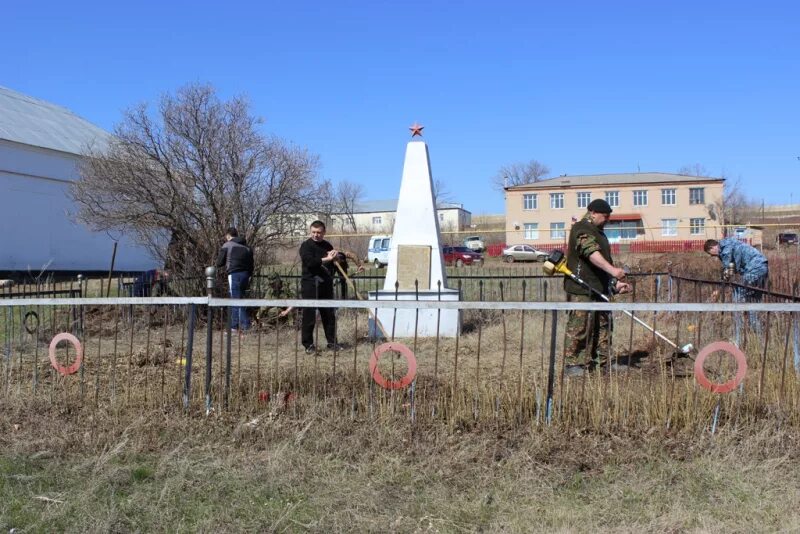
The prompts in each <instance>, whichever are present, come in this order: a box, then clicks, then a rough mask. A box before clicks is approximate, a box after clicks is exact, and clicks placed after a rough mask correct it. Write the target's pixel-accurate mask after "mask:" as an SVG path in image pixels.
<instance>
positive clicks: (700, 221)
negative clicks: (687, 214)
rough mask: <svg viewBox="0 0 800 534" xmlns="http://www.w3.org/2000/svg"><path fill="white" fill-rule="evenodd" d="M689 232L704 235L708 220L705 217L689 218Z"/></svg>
mask: <svg viewBox="0 0 800 534" xmlns="http://www.w3.org/2000/svg"><path fill="white" fill-rule="evenodd" d="M689 233H690V234H692V235H702V234H705V233H706V220H705V219H704V218H703V217H698V218H696V219H689Z"/></svg>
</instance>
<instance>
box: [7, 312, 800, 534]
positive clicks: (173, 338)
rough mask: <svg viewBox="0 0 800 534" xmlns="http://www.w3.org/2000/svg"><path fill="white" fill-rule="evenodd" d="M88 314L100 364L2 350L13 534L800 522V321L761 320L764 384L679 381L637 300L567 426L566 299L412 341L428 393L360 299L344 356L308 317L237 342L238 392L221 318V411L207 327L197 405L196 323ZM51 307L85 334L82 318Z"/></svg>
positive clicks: (701, 327) (571, 398) (684, 336)
mask: <svg viewBox="0 0 800 534" xmlns="http://www.w3.org/2000/svg"><path fill="white" fill-rule="evenodd" d="M85 311H86V316H85V336H84V345H85V347H86V349H87V353H86V360H85V365H84V368H83V370H82V373H81V374H78V375H73V376H70V377H60V376H57V375H55V374H54V373H53V372H52V369H51V368H50V367H49V364H48V362H47V357H46V343H47V341H48V337H49V335H48V334H46V333H44V332H43V333H42V334H41V335H40V336H39V338H38V341H39V343H38V344H37V343H36V338H34V337H33V336H29V335H27V334H25V335H21V336H17V335H16V334H15V335H14V336H13V342H12V344H11V348H12V352H11V353H10V355H9V358H7V359H4V360H3V365H2V371H3V375H2V377H3V381H2V383H0V395H2V402H3V406H4V410H3V412H2V414H0V447H2V451H3V452H2V453H0V528H6V529H12V528H15V529H18V530H21V531H25V532H46V531H47V532H49V531H93V532H100V531H102V532H107V531H115V532H130V531H192V532H194V531H224V532H229V531H243V530H244V531H278V532H283V531H313V532H340V531H348V532H353V531H359V532H362V531H363V532H374V531H381V532H383V531H393V532H428V531H430V532H473V531H486V532H496V531H508V532H530V531H548V532H549V531H569V532H572V531H580V532H596V531H614V532H634V531H636V532H638V531H642V530H644V531H657V532H677V531H686V530H689V531H712V532H714V531H731V530H732V531H737V532H738V531H741V532H753V531H776V530H784V531H793V530H798V529H800V513H798V511H797V509H796V506H795V504H794V503H795V502H797V501H798V498H800V490H798V488H800V467H798V465H800V463H798V461H797V460H798V451H799V450H800V448H798V439H799V438H800V434H799V433H798V430H800V424H798V423H800V418H799V417H798V414H800V406H798V402H800V380H798V377H797V375H796V374H795V373H794V372H793V370H792V367H791V363H790V362H789V358H788V354H787V352H785V345H784V341H785V339H786V333H787V329H786V327H787V325H786V317H785V316H782V317H779V318H777V319H776V317H778V316H776V315H773V317H772V319H771V323H770V324H771V329H770V341H769V346H768V347H766V350H765V348H764V346H763V342H764V337H758V336H754V335H753V334H752V333H748V336H747V338H746V343H745V351H746V353H747V358H748V362H749V365H750V370H749V373H748V376H747V378H746V380H745V382H744V386H743V388H742V389H741V391H739V390H737V391H735V392H733V393H731V394H729V395H725V396H721V397H720V396H716V395H713V394H711V393H709V392H706V391H704V390H702V389H699V388H698V386H697V385H696V384H695V382H694V380H693V378H692V377H691V376H688V377H681V376H678V374H679V373H676V368H675V367H673V366H671V365H669V364H668V362H669V360H670V356H671V355H670V353H669V351H667V350H666V348H665V347H663V346H659V345H657V344H655V343H654V342H653V339H652V336H651V335H650V334H649V333H647V332H646V331H643V330H641V329H640V328H639V327H636V328H634V329H633V330H631V328H630V322H629V321H628V319H627V318H625V317H624V316H619V317H617V322H616V325H615V334H614V335H615V338H614V347H615V351H616V353H617V354H620V355H622V356H625V355H633V356H634V360H635V361H636V364H637V366H638V367H637V368H636V369H635V370H634V371H632V372H629V373H625V374H617V373H614V374H611V375H609V374H602V373H596V374H592V375H590V376H588V377H587V378H585V379H579V380H564V381H562V380H561V378H560V374H559V375H557V380H556V391H555V398H554V401H555V411H554V419H553V422H552V424H551V425H547V424H546V421H545V411H546V410H545V405H544V401H545V394H546V389H547V369H548V359H549V354H550V346H549V334H550V316H549V314H548V313H543V312H526V313H525V314H524V315H523V314H521V313H520V312H510V311H507V312H505V313H500V312H488V311H484V312H476V313H472V312H470V313H467V314H466V315H465V332H464V334H463V335H462V336H461V337H460V338H459V339H458V342H457V343H456V340H444V339H443V340H439V341H438V342H437V341H436V340H431V339H425V340H417V341H416V345H415V342H414V340H405V342H406V343H407V344H408V345H409V346H412V347H414V349H415V353H416V355H417V359H418V362H419V370H418V378H417V381H416V383H415V387H414V390H413V396H412V395H411V391H410V390H403V391H398V392H385V391H382V390H380V389H379V388H378V387H377V386H376V385H375V384H374V382H373V381H372V380H371V379H370V377H369V375H368V360H369V357H370V355H371V353H372V351H373V349H374V347H375V345H374V344H373V343H371V342H370V341H369V340H366V339H365V338H364V335H365V333H366V328H367V326H366V314H365V313H363V312H361V313H360V314H358V315H356V314H354V313H351V312H346V311H344V310H341V311H340V312H339V318H340V323H339V335H340V341H342V342H344V343H345V344H346V347H345V350H344V351H342V352H339V353H336V354H334V353H332V352H322V353H320V354H318V355H315V356H307V355H305V354H304V353H303V352H302V347H300V346H299V340H298V332H297V330H296V328H295V327H294V325H292V324H288V323H281V324H279V325H274V324H264V325H262V327H261V329H260V330H259V331H257V332H254V333H252V334H250V335H248V336H246V337H244V338H241V339H240V338H238V337H237V338H235V339H233V340H232V350H231V355H232V358H231V387H230V391H229V394H228V407H227V409H225V407H224V399H225V383H224V380H223V377H224V376H225V375H224V369H225V358H224V355H225V353H226V341H227V339H226V338H225V336H224V335H222V334H221V332H220V331H219V330H215V331H214V338H213V354H212V363H211V366H212V367H211V371H212V373H213V374H212V391H211V394H212V406H213V411H212V412H211V413H210V414H209V415H205V409H204V408H205V403H204V398H203V378H204V375H205V372H206V366H205V361H204V356H205V334H206V330H205V326H204V324H202V323H201V324H199V325H198V330H197V332H196V333H195V339H194V347H195V351H194V362H193V365H192V376H193V379H192V396H191V404H190V409H189V410H188V411H187V412H183V411H182V410H181V406H182V402H181V385H182V383H181V380H182V377H183V376H184V373H185V368H184V367H183V363H182V361H181V356H182V355H183V354H184V353H185V347H186V342H187V340H186V324H185V321H184V319H183V317H181V316H179V315H176V314H175V313H174V312H175V310H174V309H173V308H154V311H153V312H152V313H144V312H143V311H142V310H139V311H137V312H135V313H134V317H133V323H132V327H131V323H130V322H129V319H128V318H127V316H126V315H125V314H124V313H122V312H124V311H125V310H122V309H120V310H114V311H111V312H109V311H103V310H101V309H94V310H88V309H87V310H85ZM643 318H644V319H645V320H647V321H648V322H651V323H652V322H653V321H655V323H656V325H657V328H659V329H660V330H662V331H663V332H664V333H665V334H667V335H668V336H669V337H671V338H673V339H676V338H679V341H681V342H688V341H692V342H694V343H695V344H697V345H698V346H702V345H704V344H706V343H708V342H710V341H712V340H716V339H721V338H729V337H731V335H732V328H733V323H732V318H731V316H730V314H724V315H721V316H715V317H711V316H707V315H706V316H700V315H694V314H681V315H672V316H670V315H667V314H658V315H657V316H653V315H652V314H646V315H643ZM545 319H546V321H547V322H545ZM51 320H52V321H53V322H54V323H55V324H56V325H62V324H64V325H65V326H67V327H68V328H69V327H71V325H70V323H69V321H70V319H69V318H67V317H65V315H63V314H62V315H58V314H57V315H55V316H53V317H51ZM558 320H559V332H558V335H557V339H558V346H557V347H556V351H557V354H558V356H559V357H558V361H559V367H558V368H557V371H558V372H559V373H560V355H561V350H562V347H561V345H562V343H563V330H562V329H563V326H564V322H565V317H564V315H563V314H560V315H559V319H558ZM523 323H524V328H523ZM48 324H49V323H48ZM690 326H691V327H692V328H689V327H690ZM319 334H320V336H321V335H322V332H321V331H320V332H319ZM115 347H116V349H115ZM66 352H67V351H66V350H65V349H60V350H59V353H60V356H59V357H60V359H61V361H66V360H68V359H69V358H70V357H71V356H70V355H69V354H67V353H66ZM710 360H711V361H710V362H709V365H708V366H707V368H708V370H709V373H711V374H713V376H714V377H715V378H716V379H717V380H719V381H724V380H726V379H727V378H729V377H730V375H731V368H730V366H729V365H728V363H727V361H726V359H724V358H721V357H712V358H711V359H710ZM381 362H382V363H381V366H380V369H381V372H382V374H384V375H385V376H387V377H394V378H399V376H401V375H402V374H404V373H405V371H406V368H405V365H404V363H403V360H402V359H396V358H392V357H385V358H383V359H382V361H381ZM787 364H788V365H787ZM34 369H35V376H36V377H37V388H36V391H35V392H34V390H33V378H34ZM762 370H763V374H762ZM762 376H763V380H762ZM261 392H269V394H270V395H269V400H266V399H264V398H263V396H261V398H262V400H259V397H260V393H261ZM717 407H719V421H718V426H717V428H716V431H715V433H714V434H713V435H712V433H711V432H710V428H711V425H712V418H713V414H714V413H715V409H716V408H717ZM412 411H413V415H414V418H413V420H412Z"/></svg>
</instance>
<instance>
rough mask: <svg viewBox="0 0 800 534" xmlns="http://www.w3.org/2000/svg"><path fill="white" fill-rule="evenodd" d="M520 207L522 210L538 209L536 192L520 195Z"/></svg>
mask: <svg viewBox="0 0 800 534" xmlns="http://www.w3.org/2000/svg"><path fill="white" fill-rule="evenodd" d="M522 209H524V210H538V209H539V199H538V198H537V195H536V193H529V194H526V195H522Z"/></svg>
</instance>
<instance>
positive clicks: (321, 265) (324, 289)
mask: <svg viewBox="0 0 800 534" xmlns="http://www.w3.org/2000/svg"><path fill="white" fill-rule="evenodd" d="M338 256H339V252H338V251H337V250H335V249H334V248H333V245H331V244H330V243H329V242H327V241H325V223H323V222H322V221H314V222H312V223H311V227H310V228H309V238H308V239H306V240H305V241H303V244H302V245H300V261H301V262H302V264H303V273H302V278H301V281H300V296H301V297H302V298H304V299H333V271H334V269H336V267H335V266H334V264H333V261H334V260H336V259H337V257H338ZM318 309H319V315H320V317H321V318H322V327H323V329H324V330H325V339H327V341H328V348H329V349H336V348H338V346H337V345H336V313H335V311H334V309H333V308H303V323H302V327H301V334H302V335H301V340H302V343H303V347H305V349H306V353H308V354H311V353H313V352H315V351H316V346H315V345H314V323H316V319H317V310H318Z"/></svg>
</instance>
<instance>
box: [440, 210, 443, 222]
mask: <svg viewBox="0 0 800 534" xmlns="http://www.w3.org/2000/svg"><path fill="white" fill-rule="evenodd" d="M439 222H444V213H442V212H441V211H440V212H439Z"/></svg>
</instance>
